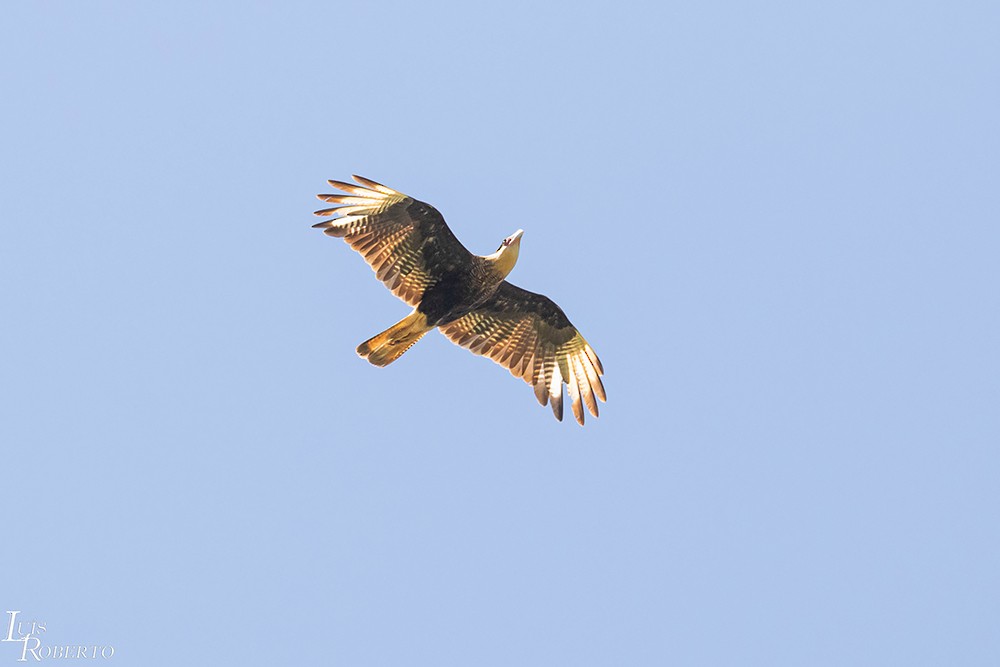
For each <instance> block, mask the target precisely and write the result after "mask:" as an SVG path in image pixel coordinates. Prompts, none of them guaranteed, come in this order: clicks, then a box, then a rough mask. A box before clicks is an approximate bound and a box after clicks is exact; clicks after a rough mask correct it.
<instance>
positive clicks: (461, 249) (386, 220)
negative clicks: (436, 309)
mask: <svg viewBox="0 0 1000 667" xmlns="http://www.w3.org/2000/svg"><path fill="white" fill-rule="evenodd" d="M353 178H354V180H355V181H356V182H357V183H358V185H354V184H351V183H344V182H342V181H328V183H329V184H330V185H332V186H333V187H335V188H337V189H338V190H342V191H343V192H346V193H347V194H321V195H316V196H317V197H319V199H321V200H322V201H325V202H330V203H333V204H341V206H334V207H331V208H325V209H321V210H319V211H316V215H318V216H322V217H325V218H329V219H328V220H324V221H323V222H319V223H317V224H315V225H313V227H316V228H318V229H322V230H323V231H324V233H325V234H327V235H329V236H335V237H338V238H343V239H344V240H345V241H347V242H348V243H349V244H350V245H351V247H352V248H353V249H354V250H357V251H358V252H359V253H360V254H361V256H362V257H364V259H365V261H366V262H367V263H368V265H369V266H370V267H371V268H372V270H373V271H375V276H376V277H377V278H378V279H379V280H381V281H382V282H383V283H385V285H386V287H388V288H389V290H390V291H391V292H392V293H393V294H395V295H396V296H397V297H399V298H400V299H402V300H403V301H405V302H406V303H407V304H409V305H411V306H417V305H419V304H420V301H421V298H422V297H423V295H424V293H425V292H426V291H427V290H428V289H429V288H431V287H432V286H434V285H435V284H436V283H437V281H438V280H439V276H438V274H437V268H438V267H436V266H434V264H433V263H432V262H429V261H428V260H427V257H428V256H437V257H440V256H442V255H447V256H449V257H453V258H455V259H456V261H457V262H469V263H471V262H472V261H473V255H472V253H470V252H469V251H468V250H467V249H466V248H465V246H463V245H462V244H461V242H459V240H458V239H457V238H455V235H454V234H453V233H452V231H451V230H450V229H449V228H448V225H447V223H445V221H444V218H443V217H442V216H441V214H440V213H438V211H437V210H436V209H435V208H434V207H433V206H430V205H429V204H425V203H423V202H421V201H417V200H416V199H413V198H412V197H408V196H407V195H405V194H403V193H401V192H397V191H396V190H393V189H392V188H388V187H386V186H384V185H382V184H381V183H376V182H375V181H373V180H371V179H368V178H364V177H363V176H354V177H353Z"/></svg>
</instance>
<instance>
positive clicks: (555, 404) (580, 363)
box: [313, 175, 607, 426]
mask: <svg viewBox="0 0 1000 667" xmlns="http://www.w3.org/2000/svg"><path fill="white" fill-rule="evenodd" d="M352 178H353V180H354V183H345V182H342V181H335V180H330V181H327V183H329V184H330V185H331V186H332V187H334V188H336V189H337V190H340V191H341V192H343V193H346V194H339V193H338V194H319V195H316V196H317V197H318V198H319V199H320V200H321V201H324V202H327V203H331V204H337V206H334V207H332V208H324V209H322V210H319V211H315V215H318V216H321V217H324V218H327V219H326V220H324V221H322V222H319V223H316V224H315V225H313V227H314V228H316V229H322V230H323V231H324V233H325V234H327V235H328V236H333V237H338V238H342V239H344V240H345V241H346V242H347V243H348V244H350V246H351V248H353V249H354V250H356V251H358V252H359V253H360V254H361V255H362V256H363V257H364V259H365V261H366V262H367V263H368V265H369V266H370V267H371V268H372V269H373V270H374V271H375V275H376V277H377V278H378V279H379V280H381V281H382V282H383V283H384V284H385V285H386V287H388V288H389V290H390V291H391V292H392V293H393V294H394V295H396V296H397V297H399V298H400V299H401V300H402V301H403V302H405V303H406V304H407V305H409V306H412V307H413V312H411V313H410V314H409V315H407V316H406V317H404V318H403V319H402V320H400V321H399V322H397V323H396V324H394V325H392V326H391V327H389V328H388V329H386V330H385V331H383V332H382V333H380V334H377V335H375V336H372V337H371V338H369V339H368V340H366V341H365V342H363V343H361V344H360V345H358V347H357V353H358V355H360V356H361V357H362V358H364V359H366V360H368V361H369V362H370V363H372V364H374V365H375V366H388V365H389V364H391V363H392V362H394V361H395V360H397V359H399V357H400V356H402V355H403V353H404V352H406V351H407V350H409V349H410V348H411V347H412V346H413V345H414V344H415V343H416V342H417V341H419V340H420V339H421V338H422V337H423V336H424V334H426V333H427V332H428V331H430V330H432V329H435V328H437V329H438V330H440V331H441V333H443V334H444V335H445V336H446V337H447V338H448V339H449V340H451V341H452V342H454V343H456V344H458V345H460V346H462V347H464V348H466V349H468V350H470V351H472V352H473V353H474V354H477V355H481V356H486V357H488V358H489V359H492V360H493V361H495V362H496V363H498V364H500V365H501V366H503V367H505V368H507V369H508V370H509V371H510V372H511V374H512V375H513V376H514V377H518V378H521V379H522V380H524V381H525V382H527V383H528V384H529V385H531V386H532V387H533V388H534V391H535V397H536V398H537V399H538V402H539V403H540V404H541V405H543V406H544V405H546V403H548V404H549V405H550V406H551V408H552V413H553V414H554V415H555V418H556V419H557V420H559V421H562V419H563V385H564V384H565V385H566V391H567V393H568V395H569V398H570V403H571V405H572V410H573V416H574V417H575V418H576V421H577V422H578V423H579V424H580V425H581V426H582V425H583V424H584V411H583V408H584V405H586V407H587V410H588V411H589V412H590V413H591V414H592V415H593V416H594V417H597V416H598V408H597V399H600V400H601V401H604V402H607V395H606V394H605V391H604V384H603V383H602V382H601V376H602V375H604V367H603V366H602V365H601V361H600V359H598V357H597V354H596V353H595V352H594V349H593V348H592V347H591V346H590V344H589V343H587V341H586V340H585V339H584V337H583V335H582V334H581V333H580V332H579V330H577V328H576V327H574V326H573V324H572V323H571V322H570V321H569V319H568V318H567V317H566V314H565V313H564V312H563V311H562V309H561V308H560V307H559V306H557V305H556V304H555V302H553V301H552V300H551V299H549V298H548V297H546V296H543V295H541V294H536V293H534V292H529V291H528V290H526V289H522V288H520V287H517V286H516V285H513V284H511V283H509V282H507V280H506V278H507V276H508V275H509V274H510V272H511V270H512V269H513V268H514V264H515V263H516V262H517V258H518V255H519V253H520V248H521V237H522V235H523V234H524V230H522V229H519V230H517V231H516V232H514V233H513V234H511V235H510V236H508V237H506V238H505V239H503V241H502V242H501V243H500V247H499V248H498V249H497V251H496V252H494V253H493V254H490V255H484V256H480V255H475V254H473V253H472V252H470V251H469V250H467V249H466V248H465V246H464V245H462V243H461V242H459V240H458V238H456V236H455V234H454V233H453V232H452V231H451V229H450V228H449V227H448V225H447V223H445V221H444V217H443V216H442V215H441V214H440V213H439V212H438V211H437V209H435V208H434V207H433V206H431V205H430V204H426V203H424V202H422V201H418V200H416V199H414V198H412V197H410V196H408V195H405V194H403V193H401V192H398V191H396V190H393V189H391V188H389V187H386V186H384V185H382V184H381V183H376V182H375V181H373V180H371V179H368V178H364V177H362V176H357V175H355V176H352Z"/></svg>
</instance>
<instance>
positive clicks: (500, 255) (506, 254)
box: [483, 243, 521, 280]
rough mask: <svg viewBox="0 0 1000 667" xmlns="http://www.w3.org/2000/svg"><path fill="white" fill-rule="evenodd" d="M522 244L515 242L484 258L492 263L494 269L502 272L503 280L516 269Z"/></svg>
mask: <svg viewBox="0 0 1000 667" xmlns="http://www.w3.org/2000/svg"><path fill="white" fill-rule="evenodd" d="M520 245H521V244H520V243H514V244H513V245H509V246H507V247H506V248H500V250H497V251H496V252H495V253H493V254H492V255H486V256H485V257H484V258H483V259H485V260H486V261H487V262H489V263H490V265H491V266H492V267H493V270H494V271H496V272H497V273H499V274H500V279H501V280H503V279H504V278H506V277H507V276H508V275H509V274H510V272H511V271H512V270H513V269H514V265H515V264H517V253H518V250H519V248H520Z"/></svg>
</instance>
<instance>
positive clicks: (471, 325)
mask: <svg viewBox="0 0 1000 667" xmlns="http://www.w3.org/2000/svg"><path fill="white" fill-rule="evenodd" d="M440 329H441V332H442V333H443V334H444V335H445V336H447V337H448V338H449V339H451V340H452V342H454V343H457V344H458V345H461V346H462V347H465V348H468V349H469V350H471V351H472V352H473V353H474V354H480V355H484V356H486V357H489V358H490V359H492V360H493V361H495V362H496V363H498V364H500V365H501V366H503V367H505V368H507V369H508V370H509V371H510V372H511V374H512V375H513V376H514V377H519V378H521V379H523V380H524V381H525V382H527V383H528V384H530V385H531V386H532V387H534V389H535V397H536V398H537V399H538V402H539V403H541V404H542V405H545V404H546V403H551V405H552V412H553V414H555V416H556V419H558V420H559V421H562V417H563V388H562V386H563V383H565V384H566V387H567V391H568V393H569V397H570V401H571V403H572V407H573V416H574V417H576V421H578V422H579V423H580V424H581V425H582V424H583V422H584V413H583V404H586V406H587V409H588V410H589V411H590V414H592V415H594V416H595V417H596V416H597V414H598V411H597V400H596V399H595V396H596V397H597V398H599V399H601V400H602V401H605V402H606V401H607V396H606V395H605V393H604V385H603V384H602V383H601V375H603V374H604V368H603V367H602V366H601V362H600V360H599V359H598V358H597V355H596V354H595V353H594V350H593V348H591V347H590V345H589V344H588V343H587V341H586V340H584V338H583V336H581V335H580V332H579V331H577V330H576V327H574V326H573V325H572V324H571V323H570V321H569V319H568V318H567V317H566V314H565V313H563V311H562V309H561V308H559V306H557V305H556V304H555V303H554V302H553V301H552V300H551V299H549V298H548V297H545V296H542V295H541V294H535V293H534V292H529V291H528V290H524V289H521V288H520V287H516V286H514V285H512V284H510V283H508V282H507V281H504V282H503V283H501V284H500V287H499V288H497V291H496V293H494V295H493V296H492V297H490V298H489V299H487V300H486V302H484V303H483V304H482V305H480V306H479V307H477V308H476V309H475V310H473V311H472V312H470V313H468V314H467V315H464V316H462V317H460V318H459V319H457V320H455V321H453V322H451V323H449V324H444V325H441V327H440Z"/></svg>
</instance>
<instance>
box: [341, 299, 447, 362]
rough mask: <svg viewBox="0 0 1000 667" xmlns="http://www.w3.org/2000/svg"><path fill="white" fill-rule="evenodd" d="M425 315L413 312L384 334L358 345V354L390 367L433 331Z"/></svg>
mask: <svg viewBox="0 0 1000 667" xmlns="http://www.w3.org/2000/svg"><path fill="white" fill-rule="evenodd" d="M431 328H432V327H428V326H427V318H426V317H424V315H423V313H419V312H417V311H413V312H412V313H410V314H409V315H408V316H406V317H404V318H403V319H402V320H400V321H399V322H397V323H396V324H393V325H392V326H391V327H389V328H388V329H386V330H385V331H383V332H382V333H380V334H378V335H375V336H372V337H371V338H369V339H368V340H366V341H365V342H363V343H361V345H358V354H359V355H360V356H361V357H362V358H364V359H367V360H368V361H369V362H370V363H372V364H375V365H376V366H388V365H389V364H391V363H392V362H394V361H396V359H399V358H400V357H401V356H403V353H404V352H406V351H407V350H409V349H410V348H411V347H413V344H414V343H416V342H417V341H418V340H420V339H421V338H423V336H424V334H425V333H427V332H428V331H430V330H431Z"/></svg>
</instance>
